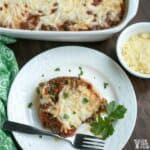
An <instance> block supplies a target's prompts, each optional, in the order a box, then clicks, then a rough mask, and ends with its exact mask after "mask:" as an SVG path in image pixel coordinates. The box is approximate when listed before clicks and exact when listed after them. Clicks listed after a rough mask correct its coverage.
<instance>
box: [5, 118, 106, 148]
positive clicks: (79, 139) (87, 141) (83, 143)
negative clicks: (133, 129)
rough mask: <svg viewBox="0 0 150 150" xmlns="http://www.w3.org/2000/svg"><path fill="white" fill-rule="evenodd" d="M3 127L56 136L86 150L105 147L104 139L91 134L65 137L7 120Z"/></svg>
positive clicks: (8, 129) (10, 129) (9, 129)
mask: <svg viewBox="0 0 150 150" xmlns="http://www.w3.org/2000/svg"><path fill="white" fill-rule="evenodd" d="M3 129H5V130H7V131H17V132H22V133H28V134H37V135H46V136H52V137H56V138H59V139H62V140H64V141H66V142H68V143H70V144H71V145H72V146H73V147H74V148H77V149H85V150H103V149H104V141H103V140H101V139H100V138H97V137H95V136H91V135H85V134H76V135H75V136H74V137H73V138H64V137H61V136H59V135H57V134H54V133H51V132H49V131H46V130H41V129H38V128H35V127H32V126H28V125H25V124H21V123H17V122H12V121H5V123H4V125H3Z"/></svg>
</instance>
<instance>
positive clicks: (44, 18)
mask: <svg viewBox="0 0 150 150" xmlns="http://www.w3.org/2000/svg"><path fill="white" fill-rule="evenodd" d="M124 5H125V2H124V0H96V1H95V0H0V26H3V27H8V28H18V29H19V28H23V29H31V30H92V29H93V30H94V29H95V30H96V29H104V28H110V27H111V26H114V25H116V24H118V23H119V22H120V21H121V19H122V17H123V14H124V12H123V11H124Z"/></svg>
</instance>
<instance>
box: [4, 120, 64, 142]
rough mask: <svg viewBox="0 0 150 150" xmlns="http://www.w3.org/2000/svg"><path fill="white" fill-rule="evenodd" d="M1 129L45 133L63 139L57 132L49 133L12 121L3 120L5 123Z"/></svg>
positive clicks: (37, 133)
mask: <svg viewBox="0 0 150 150" xmlns="http://www.w3.org/2000/svg"><path fill="white" fill-rule="evenodd" d="M3 129H5V130H7V131H17V132H22V133H27V134H36V135H46V136H52V137H56V138H59V139H64V138H63V137H61V136H59V135H57V134H54V133H51V132H49V131H44V130H40V129H38V128H35V127H32V126H29V125H25V124H21V123H17V122H12V121H5V123H4V124H3Z"/></svg>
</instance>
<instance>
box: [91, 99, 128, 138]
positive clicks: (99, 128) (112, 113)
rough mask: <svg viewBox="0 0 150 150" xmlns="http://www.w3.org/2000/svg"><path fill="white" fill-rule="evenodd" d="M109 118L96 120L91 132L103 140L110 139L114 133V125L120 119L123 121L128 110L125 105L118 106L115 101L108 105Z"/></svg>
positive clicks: (92, 124)
mask: <svg viewBox="0 0 150 150" xmlns="http://www.w3.org/2000/svg"><path fill="white" fill-rule="evenodd" d="M106 110H107V116H105V117H103V118H102V117H101V116H98V117H97V118H96V120H95V121H94V122H93V123H91V132H92V133H93V134H94V135H96V136H100V137H101V138H103V139H106V138H108V137H109V136H111V135H112V134H113V132H114V127H113V123H114V122H115V121H117V120H118V119H122V118H123V117H124V115H125V112H126V111H127V109H126V108H125V107H124V106H123V105H117V104H116V102H115V101H112V102H110V103H109V104H107V107H106Z"/></svg>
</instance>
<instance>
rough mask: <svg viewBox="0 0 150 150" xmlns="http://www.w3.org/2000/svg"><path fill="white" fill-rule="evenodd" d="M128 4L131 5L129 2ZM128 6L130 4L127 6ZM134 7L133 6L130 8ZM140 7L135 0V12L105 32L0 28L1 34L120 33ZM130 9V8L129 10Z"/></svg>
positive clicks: (128, 14)
mask: <svg viewBox="0 0 150 150" xmlns="http://www.w3.org/2000/svg"><path fill="white" fill-rule="evenodd" d="M127 3H129V2H128V1H127ZM127 5H128V4H127ZM130 7H132V6H130ZM138 7H139V0H135V5H134V11H131V13H129V10H128V11H127V13H126V16H125V18H124V19H123V21H122V22H121V23H120V24H119V25H117V26H115V27H112V28H110V29H104V30H95V31H35V30H33V31H32V30H23V29H9V28H3V27H0V31H1V32H4V33H5V32H6V33H18V34H21V33H22V34H24V35H28V34H33V35H49V34H51V35H60V34H62V35H63V34H64V35H80V34H81V35H86V34H95V35H97V34H103V33H115V32H119V31H120V30H121V29H123V28H124V27H125V26H126V25H127V24H128V23H129V21H130V20H131V19H133V18H134V16H135V15H136V13H137V11H138ZM127 9H129V6H128V8H127Z"/></svg>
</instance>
